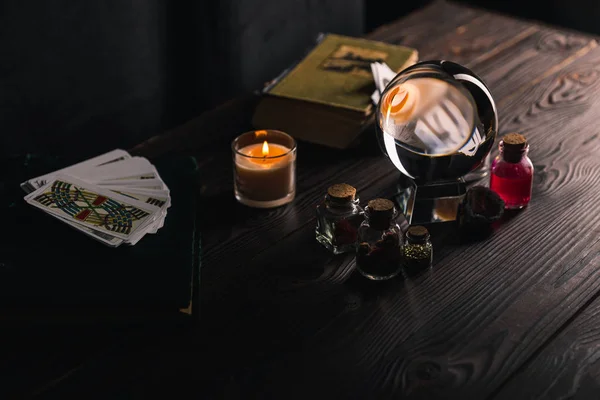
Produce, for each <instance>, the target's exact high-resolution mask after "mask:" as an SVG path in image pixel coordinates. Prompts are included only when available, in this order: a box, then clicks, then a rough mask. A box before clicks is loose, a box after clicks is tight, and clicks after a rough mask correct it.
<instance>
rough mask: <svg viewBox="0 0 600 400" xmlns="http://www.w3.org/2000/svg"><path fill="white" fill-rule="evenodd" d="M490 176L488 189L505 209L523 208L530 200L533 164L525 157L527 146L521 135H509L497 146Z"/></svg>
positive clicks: (527, 150) (527, 151)
mask: <svg viewBox="0 0 600 400" xmlns="http://www.w3.org/2000/svg"><path fill="white" fill-rule="evenodd" d="M498 148H499V150H500V154H499V155H498V156H497V157H496V158H495V159H494V162H493V163H492V169H491V174H490V189H492V190H493V191H494V192H496V193H498V195H499V196H500V197H501V198H502V200H504V204H505V206H504V207H505V208H507V209H518V208H523V207H525V206H526V205H527V204H529V201H530V200H531V189H532V186H533V164H532V163H531V160H530V159H529V157H528V156H527V154H528V153H529V145H528V144H527V140H526V139H525V137H524V136H523V135H520V134H518V133H509V134H508V135H506V136H504V138H503V139H502V140H501V141H500V144H499V146H498Z"/></svg>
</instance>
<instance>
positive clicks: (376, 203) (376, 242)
mask: <svg viewBox="0 0 600 400" xmlns="http://www.w3.org/2000/svg"><path fill="white" fill-rule="evenodd" d="M396 216H397V213H396V209H395V207H394V203H392V202H391V201H390V200H387V199H374V200H371V201H369V203H368V205H367V207H366V208H365V220H364V221H363V223H362V224H361V226H360V228H358V247H357V249H356V268H357V269H358V271H359V272H360V273H361V274H363V275H364V276H365V277H367V278H369V279H371V280H376V281H379V280H386V279H391V278H393V277H395V276H396V275H398V273H399V272H400V270H401V269H402V262H401V257H400V244H401V243H402V231H401V230H400V226H399V225H398V223H397V222H396Z"/></svg>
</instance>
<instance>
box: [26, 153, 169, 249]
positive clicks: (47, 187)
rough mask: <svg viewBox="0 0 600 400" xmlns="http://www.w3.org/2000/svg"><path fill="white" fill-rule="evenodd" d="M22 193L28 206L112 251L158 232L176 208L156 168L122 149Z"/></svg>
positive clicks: (41, 179)
mask: <svg viewBox="0 0 600 400" xmlns="http://www.w3.org/2000/svg"><path fill="white" fill-rule="evenodd" d="M21 188H23V190H24V191H25V192H27V193H28V194H27V196H25V201H27V202H28V203H29V204H31V205H33V206H35V207H37V208H39V209H41V210H43V211H44V212H46V213H48V214H50V215H52V216H53V217H55V218H58V219H59V220H61V221H62V222H64V223H66V224H68V225H70V226H71V227H73V228H75V229H77V230H79V231H81V232H83V233H85V234H86V235H88V236H90V237H91V238H94V239H96V240H98V241H100V242H102V243H104V244H106V245H108V246H111V247H117V246H120V245H121V244H123V243H125V244H129V245H135V244H136V243H137V242H139V241H140V240H141V239H142V238H143V237H144V236H145V235H146V234H154V233H156V232H157V231H158V230H159V229H160V228H161V227H162V226H163V224H164V221H165V218H166V216H167V209H168V208H169V206H170V205H171V198H170V195H169V188H168V187H167V185H165V183H164V182H163V181H162V179H161V178H160V176H159V174H158V172H157V171H156V168H155V167H154V166H153V165H152V163H150V161H148V160H147V159H145V158H143V157H132V156H131V155H130V154H129V153H127V152H126V151H124V150H118V149H117V150H113V151H111V152H108V153H106V154H102V155H100V156H97V157H94V158H91V159H89V160H86V161H83V162H80V163H78V164H75V165H72V166H70V167H67V168H64V169H61V170H58V171H55V172H51V173H49V174H46V175H43V176H38V177H35V178H32V179H29V180H28V181H26V182H23V183H22V184H21Z"/></svg>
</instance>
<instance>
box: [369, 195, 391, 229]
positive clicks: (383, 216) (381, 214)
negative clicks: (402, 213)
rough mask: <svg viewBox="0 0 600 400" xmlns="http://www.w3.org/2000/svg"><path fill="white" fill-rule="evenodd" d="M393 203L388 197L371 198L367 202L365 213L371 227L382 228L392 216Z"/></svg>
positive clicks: (387, 225) (387, 224) (384, 227)
mask: <svg viewBox="0 0 600 400" xmlns="http://www.w3.org/2000/svg"><path fill="white" fill-rule="evenodd" d="M394 210H395V209H394V203H393V202H391V201H390V200H388V199H373V200H371V201H369V203H368V204H367V213H368V217H369V220H370V221H371V227H372V228H374V229H379V230H384V229H387V228H388V227H389V225H390V221H391V220H392V218H394Z"/></svg>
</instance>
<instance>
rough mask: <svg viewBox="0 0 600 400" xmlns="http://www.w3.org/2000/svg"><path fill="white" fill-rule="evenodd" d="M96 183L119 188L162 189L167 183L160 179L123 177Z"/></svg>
mask: <svg viewBox="0 0 600 400" xmlns="http://www.w3.org/2000/svg"><path fill="white" fill-rule="evenodd" d="M96 185H98V186H110V187H121V188H138V189H142V188H145V189H155V190H164V189H166V187H167V185H165V183H164V182H163V181H161V180H160V179H125V180H118V181H102V182H97V183H96Z"/></svg>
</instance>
